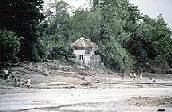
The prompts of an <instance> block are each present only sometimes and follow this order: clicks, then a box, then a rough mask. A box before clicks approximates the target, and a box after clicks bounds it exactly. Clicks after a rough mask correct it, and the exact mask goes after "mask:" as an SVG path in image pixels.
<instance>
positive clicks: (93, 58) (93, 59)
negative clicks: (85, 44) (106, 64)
mask: <svg viewBox="0 0 172 112" xmlns="http://www.w3.org/2000/svg"><path fill="white" fill-rule="evenodd" d="M95 51H96V48H93V49H92V50H91V52H90V54H86V50H75V49H74V54H75V56H76V58H75V61H76V62H78V63H80V64H81V65H85V66H95V65H99V63H100V62H101V58H100V56H99V55H95ZM80 55H83V60H80V59H79V56H80Z"/></svg>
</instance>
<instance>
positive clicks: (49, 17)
mask: <svg viewBox="0 0 172 112" xmlns="http://www.w3.org/2000/svg"><path fill="white" fill-rule="evenodd" d="M42 3H43V1H42V0H34V1H27V0H22V1H21V0H15V1H14V0H2V2H1V4H0V29H2V30H7V31H13V32H15V33H16V34H17V35H18V36H16V34H15V33H11V32H7V31H1V33H0V34H1V39H0V42H1V46H3V47H4V45H6V44H8V45H10V46H11V45H12V47H9V46H8V48H9V49H10V50H11V53H12V54H8V53H6V52H5V51H1V54H0V57H1V61H3V60H10V59H13V58H9V59H7V58H8V57H10V56H14V59H17V58H16V56H18V57H19V58H20V60H21V61H23V60H29V61H30V60H32V61H39V60H42V59H46V58H48V59H65V60H68V59H69V58H72V57H74V55H73V51H72V49H71V43H73V42H74V41H75V40H76V39H78V38H80V37H85V38H89V39H90V40H92V41H93V42H95V43H96V44H97V45H98V46H99V49H98V50H97V53H98V54H99V55H100V56H101V58H102V61H103V62H104V63H105V65H106V66H107V67H110V68H111V69H113V70H116V71H122V72H124V71H132V70H136V71H138V70H139V71H140V70H145V71H150V72H157V71H160V72H165V71H166V69H168V68H169V67H170V66H172V38H171V34H172V32H171V29H170V28H169V27H168V25H167V24H166V22H165V21H164V19H163V17H162V15H160V16H158V17H157V18H156V19H152V18H150V17H149V16H147V15H143V14H141V13H140V11H139V10H138V8H137V7H136V6H134V5H132V4H130V3H129V1H128V0H91V4H90V5H91V6H92V7H91V8H90V9H82V8H79V9H77V10H75V11H74V12H71V10H70V11H69V9H70V5H69V4H67V3H65V2H64V1H62V0H61V1H58V2H56V3H55V4H49V7H48V8H47V10H46V11H45V12H44V15H45V16H46V18H45V20H44V21H42V22H41V20H42V19H43V14H42V13H41V11H42ZM53 11H55V12H53ZM39 23H41V24H39ZM18 37H20V38H18ZM39 37H40V38H39ZM7 40H8V41H9V42H12V43H11V44H9V43H8V41H7ZM4 42H5V43H4ZM6 42H7V43H6ZM2 43H3V44H2ZM19 45H20V46H21V47H20V48H19ZM3 47H2V48H3ZM4 48H5V47H4ZM11 48H12V49H11ZM2 50H3V49H2ZM18 51H19V53H18ZM7 54H8V55H9V56H7V57H6V55H7ZM5 57H6V58H5Z"/></svg>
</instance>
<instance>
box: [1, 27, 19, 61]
mask: <svg viewBox="0 0 172 112" xmlns="http://www.w3.org/2000/svg"><path fill="white" fill-rule="evenodd" d="M19 48H20V39H19V38H18V36H17V35H16V34H15V33H14V32H11V31H2V30H0V62H1V63H3V62H16V61H17V60H18V57H17V54H18V52H19Z"/></svg>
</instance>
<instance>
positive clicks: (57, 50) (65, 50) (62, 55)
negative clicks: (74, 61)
mask: <svg viewBox="0 0 172 112" xmlns="http://www.w3.org/2000/svg"><path fill="white" fill-rule="evenodd" d="M74 57H75V55H74V54H73V49H72V48H69V47H57V46H56V47H53V48H52V49H51V50H50V51H49V54H48V59H60V60H64V59H65V60H69V58H74Z"/></svg>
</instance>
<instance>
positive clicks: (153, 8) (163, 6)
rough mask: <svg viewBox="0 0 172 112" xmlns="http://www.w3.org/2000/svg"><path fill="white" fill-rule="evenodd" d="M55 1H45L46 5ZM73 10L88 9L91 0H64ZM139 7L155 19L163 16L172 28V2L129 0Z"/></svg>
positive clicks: (169, 0)
mask: <svg viewBox="0 0 172 112" xmlns="http://www.w3.org/2000/svg"><path fill="white" fill-rule="evenodd" d="M49 1H53V0H45V3H47V2H49ZM64 1H65V2H67V3H69V4H70V5H71V6H72V7H73V8H79V7H85V8H86V7H88V6H89V3H88V2H89V1H90V0H64ZM129 1H130V2H131V3H133V4H134V5H136V6H138V8H139V9H140V10H141V12H142V13H144V14H147V15H149V16H150V17H153V18H155V17H156V16H158V15H159V14H162V15H163V17H164V18H165V20H166V21H167V23H168V24H169V26H170V27H171V28H172V13H171V12H172V0H129Z"/></svg>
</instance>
